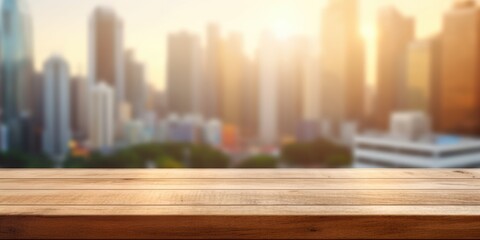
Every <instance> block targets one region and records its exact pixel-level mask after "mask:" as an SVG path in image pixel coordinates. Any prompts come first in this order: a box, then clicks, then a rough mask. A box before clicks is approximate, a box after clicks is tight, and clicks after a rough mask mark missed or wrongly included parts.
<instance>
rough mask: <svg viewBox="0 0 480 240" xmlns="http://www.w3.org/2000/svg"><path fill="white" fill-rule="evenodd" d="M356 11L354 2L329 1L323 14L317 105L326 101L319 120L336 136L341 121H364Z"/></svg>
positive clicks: (361, 61)
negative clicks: (321, 119) (320, 71)
mask: <svg viewBox="0 0 480 240" xmlns="http://www.w3.org/2000/svg"><path fill="white" fill-rule="evenodd" d="M358 12H359V2H358V1H357V0H330V1H328V3H327V5H326V7H325V9H324V10H323V12H322V24H321V27H322V28H321V45H320V49H321V59H320V62H321V65H320V66H321V70H322V76H321V77H322V87H321V94H320V96H321V99H320V102H328V104H324V105H323V106H322V117H323V119H324V120H325V121H326V122H327V123H326V124H328V125H330V126H331V128H332V129H331V130H332V133H333V134H334V135H336V136H338V135H339V132H340V128H341V125H342V124H343V123H344V122H361V121H362V120H363V118H364V108H365V106H364V105H365V103H364V102H365V101H364V91H365V89H364V88H365V80H364V45H363V41H362V38H361V34H360V29H359V28H360V23H359V13H358Z"/></svg>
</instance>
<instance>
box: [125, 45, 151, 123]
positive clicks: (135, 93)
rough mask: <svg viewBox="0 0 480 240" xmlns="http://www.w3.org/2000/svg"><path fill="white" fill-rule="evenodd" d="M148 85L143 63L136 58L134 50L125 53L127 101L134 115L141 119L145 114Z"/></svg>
mask: <svg viewBox="0 0 480 240" xmlns="http://www.w3.org/2000/svg"><path fill="white" fill-rule="evenodd" d="M146 88H147V86H146V82H145V69H144V66H143V64H141V63H140V62H138V61H137V60H136V59H135V56H134V53H133V51H131V50H130V51H127V52H126V54H125V101H126V102H128V103H129V104H130V106H131V108H132V117H133V118H134V119H141V118H143V116H144V114H145V111H146V109H145V107H146V95H147V94H146V93H147V89H146Z"/></svg>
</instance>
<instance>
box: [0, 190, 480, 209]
mask: <svg viewBox="0 0 480 240" xmlns="http://www.w3.org/2000/svg"><path fill="white" fill-rule="evenodd" d="M0 204H2V205H41V204H44V205H56V204H60V205H480V191H479V190H449V191H445V190H31V191H23V190H2V194H1V195H0ZM412 214H414V213H412Z"/></svg>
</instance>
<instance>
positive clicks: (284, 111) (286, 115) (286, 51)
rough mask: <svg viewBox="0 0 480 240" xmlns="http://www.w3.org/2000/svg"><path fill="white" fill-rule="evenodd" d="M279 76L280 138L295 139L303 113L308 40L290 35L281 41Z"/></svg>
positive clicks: (288, 140)
mask: <svg viewBox="0 0 480 240" xmlns="http://www.w3.org/2000/svg"><path fill="white" fill-rule="evenodd" d="M282 43H283V44H282V48H281V49H282V51H281V56H280V65H281V67H280V78H279V80H280V81H279V84H278V96H279V98H278V104H279V106H281V107H279V108H278V121H279V134H280V138H281V140H283V141H284V142H290V141H293V140H295V138H296V135H297V134H296V132H297V127H298V126H299V124H300V122H301V120H302V115H303V104H302V103H303V96H304V91H305V89H304V84H305V80H306V72H305V66H306V64H307V62H306V60H307V58H306V57H307V53H308V52H309V51H308V50H309V49H308V46H307V45H308V44H307V43H308V41H307V40H306V39H305V38H302V37H292V38H291V39H288V41H283V42H282Z"/></svg>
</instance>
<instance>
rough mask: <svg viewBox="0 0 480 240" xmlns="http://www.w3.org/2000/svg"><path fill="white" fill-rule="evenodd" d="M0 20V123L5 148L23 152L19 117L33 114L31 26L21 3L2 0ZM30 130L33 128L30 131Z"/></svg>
mask: <svg viewBox="0 0 480 240" xmlns="http://www.w3.org/2000/svg"><path fill="white" fill-rule="evenodd" d="M1 8H2V9H1V13H0V15H1V16H0V17H1V19H2V25H1V28H0V62H1V69H0V74H1V76H0V97H1V100H0V103H1V107H0V108H1V109H2V115H1V122H2V123H3V124H4V126H5V127H6V128H7V129H8V130H7V141H6V142H7V143H8V144H7V145H8V146H7V148H8V149H11V150H22V151H26V150H27V149H26V148H27V147H26V146H23V145H22V143H25V142H29V141H30V140H31V139H22V137H23V136H30V135H33V134H30V133H23V132H22V116H26V115H31V114H32V113H31V111H32V104H33V103H32V100H33V99H32V96H33V94H32V86H33V83H32V81H33V65H32V61H33V59H32V44H31V22H30V16H29V15H28V13H27V6H26V3H25V2H24V1H23V0H4V1H3V3H2V7H1ZM30 129H33V128H30Z"/></svg>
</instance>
